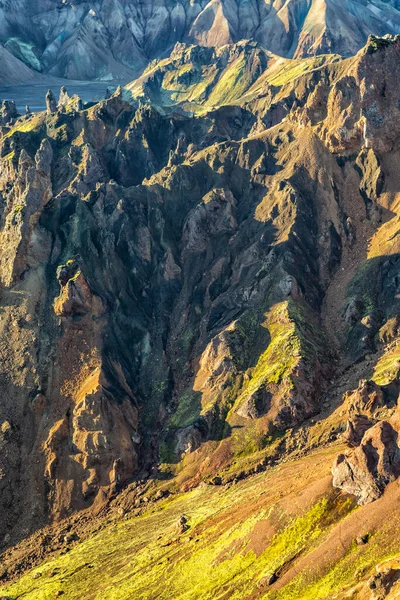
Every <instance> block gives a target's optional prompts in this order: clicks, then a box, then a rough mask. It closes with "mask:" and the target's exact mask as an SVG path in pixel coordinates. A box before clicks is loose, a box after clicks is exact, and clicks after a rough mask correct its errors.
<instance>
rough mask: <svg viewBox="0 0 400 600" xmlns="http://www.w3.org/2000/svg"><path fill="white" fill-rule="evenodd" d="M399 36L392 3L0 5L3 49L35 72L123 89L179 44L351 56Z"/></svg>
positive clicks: (397, 9)
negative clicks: (250, 43) (116, 82)
mask: <svg viewBox="0 0 400 600" xmlns="http://www.w3.org/2000/svg"><path fill="white" fill-rule="evenodd" d="M399 29H400V3H399V2H398V0H391V1H385V2H384V1H382V0H344V1H343V0H326V1H324V0H246V1H245V0H212V1H211V2H207V1H206V0H190V1H189V0H157V1H155V2H143V1H142V0H103V1H100V0H97V1H96V0H33V1H32V0H2V1H1V2H0V43H3V44H4V46H5V47H6V49H7V50H8V51H9V52H10V53H11V54H13V55H14V56H15V57H17V58H18V59H19V60H20V61H22V62H23V63H25V64H26V65H28V66H29V67H30V68H31V69H33V70H34V71H36V72H43V73H49V74H51V75H54V76H57V77H65V78H69V79H86V80H87V79H103V80H104V79H105V80H108V79H122V80H125V81H128V80H129V79H132V78H133V76H136V75H137V74H138V73H140V72H141V70H142V69H143V68H144V67H145V66H146V65H147V64H148V62H149V61H150V60H152V59H154V58H159V57H161V56H163V55H165V54H166V53H167V54H168V53H169V51H170V50H171V48H172V47H173V45H174V44H175V43H176V42H177V41H183V42H187V43H197V44H200V45H203V46H218V47H219V46H222V45H224V44H227V43H232V42H237V41H239V40H241V39H249V38H252V39H254V40H255V41H258V42H260V43H261V44H263V46H264V47H265V48H266V49H268V50H270V51H271V52H274V53H276V54H278V55H281V56H285V57H304V56H308V55H314V54H321V53H331V52H333V53H339V54H342V55H351V54H354V53H355V52H356V51H357V50H358V49H359V48H360V47H361V46H363V44H364V43H365V42H366V39H367V37H368V34H369V33H374V34H377V35H383V34H386V33H397V32H398V31H399ZM0 73H1V71H0ZM23 79H26V77H25V75H24V74H23V73H21V80H23ZM4 83H5V82H4V81H3V84H4Z"/></svg>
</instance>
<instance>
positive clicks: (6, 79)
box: [0, 46, 40, 86]
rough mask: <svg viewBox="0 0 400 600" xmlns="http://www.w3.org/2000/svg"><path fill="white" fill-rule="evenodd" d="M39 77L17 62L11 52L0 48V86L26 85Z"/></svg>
mask: <svg viewBox="0 0 400 600" xmlns="http://www.w3.org/2000/svg"><path fill="white" fill-rule="evenodd" d="M33 79H40V76H39V75H38V74H37V73H35V71H32V69H30V68H29V67H27V66H26V65H25V64H24V63H23V62H21V61H20V60H18V58H16V57H15V56H14V55H13V54H11V52H8V50H6V49H5V48H3V46H0V84H1V85H2V86H4V85H15V84H18V83H26V82H28V81H32V80H33Z"/></svg>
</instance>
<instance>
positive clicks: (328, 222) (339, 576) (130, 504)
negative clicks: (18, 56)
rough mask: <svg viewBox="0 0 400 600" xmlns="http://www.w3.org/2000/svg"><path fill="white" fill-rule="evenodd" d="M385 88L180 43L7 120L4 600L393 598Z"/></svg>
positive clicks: (362, 67) (352, 75) (356, 67)
mask: <svg viewBox="0 0 400 600" xmlns="http://www.w3.org/2000/svg"><path fill="white" fill-rule="evenodd" d="M85 4H86V3H74V4H73V3H68V4H67V7H65V9H64V8H63V7H61V8H60V11H61V14H63V10H67V9H69V10H72V7H74V8H75V9H76V10H82V9H83V7H84V6H85ZM390 7H391V9H393V10H395V6H394V5H393V3H392V4H391V5H390ZM399 69H400V38H399V36H395V37H391V36H386V37H384V38H377V37H374V36H371V37H369V39H368V41H367V44H366V45H365V47H364V48H362V49H361V50H360V51H359V52H358V53H357V54H356V55H355V56H352V57H348V58H344V59H343V58H339V57H338V56H334V55H330V56H319V57H310V58H305V59H300V58H297V59H284V58H281V57H278V56H275V55H273V54H272V53H271V52H270V51H268V50H266V49H265V48H264V47H263V46H262V45H260V44H258V43H256V42H243V41H241V42H238V43H236V44H228V45H224V46H223V47H221V48H217V49H214V48H205V47H203V46H199V45H193V44H189V45H187V44H181V43H179V44H177V45H175V47H174V49H173V52H172V54H171V55H170V56H169V57H167V58H165V59H163V60H161V61H157V62H154V63H152V64H150V65H149V66H148V68H147V70H145V71H144V73H143V74H142V76H141V77H140V78H139V79H137V80H136V81H133V82H132V83H131V84H129V85H128V86H127V87H126V88H124V89H121V88H118V89H117V90H116V92H115V93H114V94H113V95H112V96H111V97H110V98H108V99H106V100H103V101H101V102H99V103H89V104H83V103H82V101H81V100H80V99H79V98H77V97H69V95H68V93H67V91H66V90H65V89H62V90H61V94H60V99H59V101H58V103H57V101H56V100H55V98H54V96H53V94H51V93H49V94H48V95H47V107H48V108H47V111H46V112H42V113H37V114H34V115H26V116H23V117H16V116H15V114H12V115H9V114H6V113H5V112H3V113H2V114H1V115H0V116H1V118H2V121H1V133H0V135H1V138H0V199H1V226H0V243H1V247H2V255H1V257H0V281H1V296H0V305H1V320H0V355H1V357H2V370H1V377H0V391H1V395H0V398H1V401H0V473H1V477H0V502H1V506H2V515H3V518H2V519H1V520H0V540H1V544H2V555H1V560H0V564H1V567H0V577H1V581H2V583H3V587H2V588H1V590H0V593H2V594H4V595H5V596H6V597H11V598H19V597H24V598H27V599H28V600H29V599H30V598H32V599H33V598H35V599H37V598H41V597H43V598H47V597H58V596H63V597H65V598H71V599H73V598H88V599H89V598H93V597H96V598H106V597H107V598H118V599H119V600H121V599H124V598H127V599H128V598H135V599H136V598H146V599H150V598H165V599H167V598H168V599H170V598H174V599H179V598H181V599H182V600H183V599H193V600H195V599H196V600H198V599H202V598H204V599H206V598H214V597H221V598H222V597H224V598H259V597H260V598H261V597H263V598H276V599H278V598H279V599H282V598H298V599H301V598H303V599H306V598H313V599H314V598H334V597H337V598H344V597H352V598H355V599H356V598H358V599H360V600H361V599H371V600H372V599H373V598H375V599H376V598H378V597H387V598H395V597H396V594H398V591H399V583H398V581H399V574H400V569H399V566H398V565H399V559H398V557H399V556H400V547H399V538H398V533H397V525H396V523H397V520H398V516H399V513H400V497H399V487H398V483H399V481H400V480H399V478H398V477H399V475H400V462H399V442H398V435H399V431H400V421H399V407H398V404H397V403H398V398H399V392H400V381H399V371H400V354H399V349H400V345H399V340H400V337H399V336H400V326H399V314H400V305H399V303H400V277H399V272H400V246H399V240H400V236H399V223H400V220H399V219H400V215H399V210H400V203H399V198H400V196H399V193H400V190H399V178H398V162H399V159H400V146H399V142H398V140H399V139H400V136H399V133H400V132H399V123H400V119H399V117H400V114H399V111H400V105H399V102H398V98H399V94H400V89H399V81H400V77H399V75H400V73H399ZM43 560H45V561H46V562H44V563H43ZM379 594H380V595H379ZM385 594H386V595H385Z"/></svg>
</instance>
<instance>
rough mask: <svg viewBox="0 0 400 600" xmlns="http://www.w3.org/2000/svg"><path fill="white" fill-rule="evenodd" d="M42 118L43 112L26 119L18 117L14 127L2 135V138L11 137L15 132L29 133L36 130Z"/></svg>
mask: <svg viewBox="0 0 400 600" xmlns="http://www.w3.org/2000/svg"><path fill="white" fill-rule="evenodd" d="M44 118H45V113H38V114H35V115H33V116H32V117H30V118H29V119H26V120H25V119H24V120H22V119H19V120H18V121H17V123H16V124H15V125H14V127H12V129H10V131H8V132H7V133H6V134H5V135H4V138H3V139H6V138H9V137H12V136H13V135H14V134H15V133H16V132H19V133H29V132H32V131H36V130H38V129H39V128H40V126H41V125H42V124H43V120H44Z"/></svg>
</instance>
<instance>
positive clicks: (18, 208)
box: [14, 204, 24, 213]
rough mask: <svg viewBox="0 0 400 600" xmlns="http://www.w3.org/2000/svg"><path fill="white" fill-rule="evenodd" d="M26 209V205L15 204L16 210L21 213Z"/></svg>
mask: <svg viewBox="0 0 400 600" xmlns="http://www.w3.org/2000/svg"><path fill="white" fill-rule="evenodd" d="M23 210H24V207H23V205H22V204H17V205H16V206H14V212H16V213H19V212H22V211H23Z"/></svg>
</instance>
